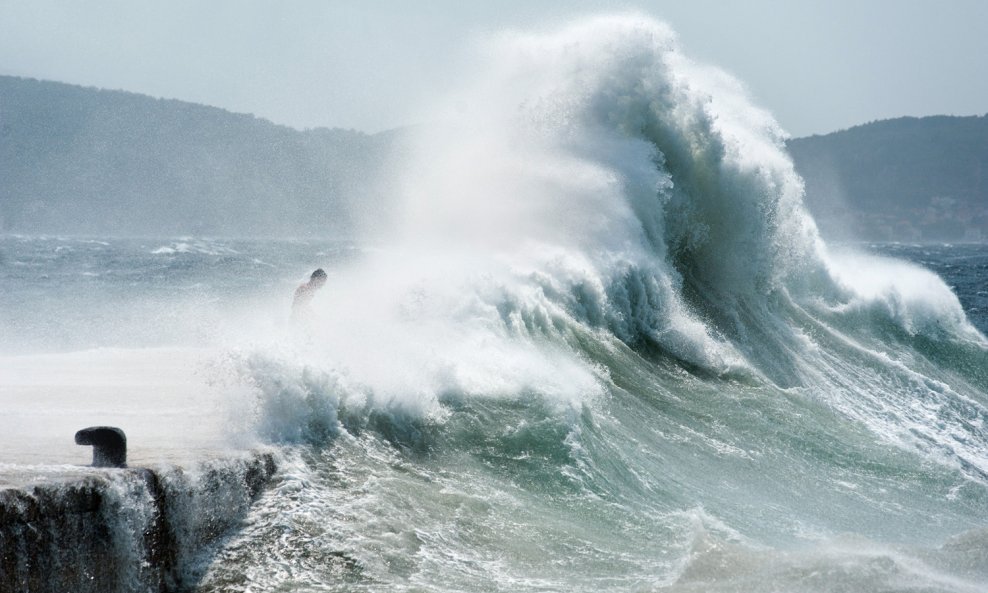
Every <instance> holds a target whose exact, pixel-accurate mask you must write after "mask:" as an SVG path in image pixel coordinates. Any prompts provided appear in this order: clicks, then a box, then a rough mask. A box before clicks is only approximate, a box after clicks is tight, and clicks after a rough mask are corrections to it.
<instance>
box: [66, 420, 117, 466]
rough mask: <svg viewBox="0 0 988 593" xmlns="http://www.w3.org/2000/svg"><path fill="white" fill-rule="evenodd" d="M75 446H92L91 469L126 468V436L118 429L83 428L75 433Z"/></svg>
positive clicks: (101, 427)
mask: <svg viewBox="0 0 988 593" xmlns="http://www.w3.org/2000/svg"><path fill="white" fill-rule="evenodd" d="M75 444H77V445H92V446H93V467H127V436H126V435H125V434H124V432H123V431H122V430H120V429H119V428H115V427H113V426H90V427H89V428H83V429H82V430H80V431H79V432H77V433H75Z"/></svg>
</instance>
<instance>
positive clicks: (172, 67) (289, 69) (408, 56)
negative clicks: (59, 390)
mask: <svg viewBox="0 0 988 593" xmlns="http://www.w3.org/2000/svg"><path fill="white" fill-rule="evenodd" d="M628 10H634V11H638V12H642V13H644V14H647V15H651V16H653V17H655V18H658V19H660V20H664V21H666V22H668V23H669V24H670V25H671V26H672V27H673V28H674V29H675V30H676V31H677V32H678V33H679V36H680V40H681V42H682V45H683V46H684V48H685V52H686V53H687V54H688V55H691V56H693V57H695V58H697V59H699V60H702V61H704V62H707V63H711V64H715V65H717V66H720V67H721V68H723V69H725V70H727V71H729V72H731V73H733V74H734V75H736V76H737V77H738V78H740V79H741V80H743V81H744V82H745V83H746V84H747V85H748V87H749V89H750V91H751V94H752V96H753V97H754V99H755V102H756V103H758V104H759V105H761V106H763V107H766V108H767V109H769V110H770V111H772V112H773V113H775V115H776V117H777V118H778V120H779V121H780V122H781V124H782V125H783V127H784V128H785V129H786V130H788V131H789V132H790V133H792V134H793V135H795V136H802V135H807V134H811V133H826V132H830V131H833V130H836V129H840V128H845V127H848V126H851V125H855V124H859V123H864V122H867V121H871V120H874V119H882V118H888V117H897V116H901V115H916V116H920V115H932V114H954V115H972V114H979V115H980V114H984V113H985V112H988V0H894V1H893V0H854V1H851V0H825V1H824V0H809V1H802V0H749V1H743V2H742V1H730V0H721V1H713V0H675V1H673V0H640V1H630V2H602V1H596V2H592V1H587V0H571V1H568V2H546V1H538V0H503V1H493V0H491V1H485V2H472V1H469V0H435V1H425V0H421V1H418V2H413V1H410V0H409V1H404V2H398V1H394V2H384V1H373V0H363V1H360V2H358V1H356V0H354V1H350V2H341V1H335V0H322V1H319V0H300V1H295V2H288V1H246V0H241V1H236V0H222V1H217V0H213V1H205V0H202V1H197V2H196V1H189V0H160V1H158V2H145V1H142V0H118V1H107V0H89V1H85V2H82V1H79V2H74V1H71V0H64V1H61V2H58V1H50V0H23V1H19V2H15V1H11V0H0V74H12V75H18V76H30V77H34V78H42V79H50V80H58V81H63V82H71V83H76V84H83V85H87V86H98V87H105V88H114V89H124V90H129V91H134V92H140V93H146V94H149V95H153V96H159V97H169V98H177V99H183V100H186V101H194V102H198V103H206V104H209V105H215V106H218V107H223V108H225V109H229V110H231V111H237V112H246V113H254V114H256V115H258V116H261V117H265V118H268V119H271V120H273V121H275V122H278V123H283V124H288V125H292V126H295V127H315V126H329V127H346V128H356V129H360V130H365V131H368V132H375V131H379V130H383V129H387V128H391V127H396V126H400V125H404V124H410V123H416V113H420V112H421V110H420V107H421V105H423V104H427V103H428V102H429V101H430V100H431V98H432V97H434V96H436V95H437V94H439V93H441V92H442V91H443V90H444V89H446V88H449V87H451V86H453V85H455V83H456V80H457V79H458V78H459V77H460V75H461V74H462V73H463V72H464V71H469V70H470V69H471V66H472V65H473V64H474V63H475V56H474V54H473V53H472V51H471V47H474V46H475V44H476V40H477V39H478V38H482V37H483V36H485V35H488V34H490V33H492V32H496V31H498V30H501V29H505V28H511V29H528V28H535V29H539V28H551V27H553V26H554V25H555V24H559V23H562V22H564V21H566V20H569V19H572V18H574V17H576V16H579V15H584V14H598V13H605V12H627V11H628Z"/></svg>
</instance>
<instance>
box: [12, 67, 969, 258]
mask: <svg viewBox="0 0 988 593" xmlns="http://www.w3.org/2000/svg"><path fill="white" fill-rule="evenodd" d="M405 137H406V135H404V134H403V133H401V132H397V131H395V132H386V133H382V134H376V135H367V134H363V133H360V132H355V131H351V130H338V129H334V130H330V129H316V130H307V131H299V130H295V129H292V128H288V127H285V126H278V125H275V124H273V123H271V122H269V121H266V120H263V119H258V118H255V117H253V116H250V115H241V114H234V113H230V112H228V111H224V110H222V109H217V108H214V107H206V106H203V105H196V104H193V103H185V102H182V101H174V100H161V99H154V98H151V97H147V96H143V95H137V94H133V93H126V92H122V91H107V90H98V89H94V88H84V87H79V86H73V85H67V84H61V83H55V82H42V81H37V80H32V79H24V78H15V77H10V76H0V232H7V233H26V234H32V233H33V234H37V233H44V234H76V235H84V234H89V235H131V236H135V235H156V236H161V235H206V236H255V237H257V236H259V237H265V236H267V237H270V236H282V237H307V236H308V237H322V238H328V237H347V236H349V235H350V234H351V233H352V232H353V229H354V228H355V225H358V224H360V223H366V222H371V223H374V222H376V221H377V219H378V218H379V217H380V216H381V214H382V212H383V211H384V210H385V209H386V208H387V207H388V205H389V204H391V203H392V198H393V195H394V191H393V189H392V188H390V187H389V186H388V185H387V183H388V182H389V181H388V180H389V179H393V177H394V176H393V175H390V173H391V172H393V170H392V167H393V164H394V162H395V159H396V158H397V157H398V156H400V154H401V152H402V151H403V150H404V148H403V147H404V145H405V142H404V139H405ZM789 150H790V152H791V153H792V155H793V158H794V160H795V163H796V168H797V170H798V171H799V172H800V173H801V174H802V176H803V178H804V179H805V181H806V193H807V203H808V205H809V208H810V210H811V211H812V212H813V214H814V216H815V217H816V218H817V221H818V223H819V224H820V227H821V229H822V230H823V232H824V234H825V235H828V236H830V237H836V238H840V239H864V240H898V241H963V240H970V241H985V240H988V179H986V178H985V177H986V175H988V116H981V117H945V116H936V117H925V118H919V119H917V118H900V119H894V120H886V121H879V122H873V123H869V124H865V125H862V126H857V127H854V128H851V129H848V130H842V131H840V132H834V133H832V134H827V135H824V136H811V137H808V138H797V139H794V140H791V141H790V142H789Z"/></svg>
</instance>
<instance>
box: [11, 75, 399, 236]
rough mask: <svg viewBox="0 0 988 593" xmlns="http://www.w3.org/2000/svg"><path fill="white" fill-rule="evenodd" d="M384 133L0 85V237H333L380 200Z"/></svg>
mask: <svg viewBox="0 0 988 593" xmlns="http://www.w3.org/2000/svg"><path fill="white" fill-rule="evenodd" d="M391 145H392V142H391V139H390V138H389V136H388V135H387V134H384V135H377V136H370V135H366V134H362V133H360V132H354V131H347V130H329V129H317V130H310V131H304V132H303V131H298V130H294V129H292V128H288V127H284V126H278V125H275V124H272V123H270V122H268V121H265V120H262V119H258V118H255V117H252V116H250V115H239V114H233V113H229V112H227V111H224V110H222V109H217V108H213V107H206V106H202V105H196V104H192V103H185V102H181V101H174V100H158V99H154V98H150V97H146V96H143V95H137V94H132V93H125V92H120V91H106V90H97V89H92V88H83V87H78V86H72V85H66V84H60V83H54V82H41V81H36V80H30V79H22V78H13V77H5V76H0V230H2V231H5V232H21V233H51V234H57V233H67V234H100V235H105V234H112V235H175V234H204V235H248V236H321V237H326V236H337V235H344V234H346V233H347V232H348V230H349V229H350V228H351V227H352V222H353V221H352V217H353V216H354V215H355V213H356V212H357V209H358V208H360V207H366V206H367V205H368V204H372V203H375V201H376V200H378V199H379V198H380V196H379V195H375V192H377V191H380V188H377V187H375V185H374V183H372V180H373V179H375V178H376V173H377V172H378V169H379V168H380V167H381V166H384V165H383V163H384V162H385V161H386V156H387V154H389V150H390V148H391Z"/></svg>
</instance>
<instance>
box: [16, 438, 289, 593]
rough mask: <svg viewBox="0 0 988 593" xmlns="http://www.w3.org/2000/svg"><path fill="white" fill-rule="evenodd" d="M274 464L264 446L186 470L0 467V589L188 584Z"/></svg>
mask: <svg viewBox="0 0 988 593" xmlns="http://www.w3.org/2000/svg"><path fill="white" fill-rule="evenodd" d="M275 471H276V456H275V454H274V453H273V452H265V451H255V452H250V453H244V454H242V455H240V456H234V457H225V458H213V459H209V460H207V461H203V462H200V463H197V464H193V465H190V466H188V467H184V468H183V467H178V466H175V465H161V466H156V467H145V468H126V469H107V468H86V467H73V466H12V465H6V466H0V475H2V476H3V477H4V480H3V482H0V593H63V592H66V591H73V592H76V593H88V592H93V593H97V592H99V593H113V592H125V591H126V592H133V591H151V592H170V591H182V590H188V589H189V588H190V587H192V586H194V585H195V582H196V581H197V580H198V579H199V577H200V573H201V570H197V566H200V565H202V566H201V567H204V566H205V563H206V562H208V557H209V550H210V548H211V547H213V546H215V544H217V543H218V540H220V539H221V538H222V536H223V535H224V534H227V533H229V532H231V531H232V530H234V529H235V528H236V526H237V525H238V524H239V523H240V522H241V521H242V520H243V519H244V517H245V516H246V514H247V510H248V509H249V506H250V504H251V502H252V501H253V499H254V498H255V497H256V496H257V495H258V494H259V493H260V491H261V490H262V489H263V487H264V485H265V484H266V483H267V482H268V481H269V480H270V479H271V477H272V476H273V475H274V473H275ZM18 483H19V485H17V484H18ZM201 567H200V568H201Z"/></svg>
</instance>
